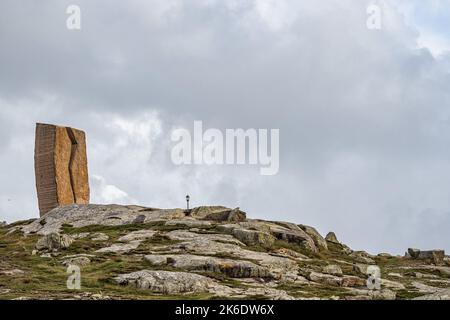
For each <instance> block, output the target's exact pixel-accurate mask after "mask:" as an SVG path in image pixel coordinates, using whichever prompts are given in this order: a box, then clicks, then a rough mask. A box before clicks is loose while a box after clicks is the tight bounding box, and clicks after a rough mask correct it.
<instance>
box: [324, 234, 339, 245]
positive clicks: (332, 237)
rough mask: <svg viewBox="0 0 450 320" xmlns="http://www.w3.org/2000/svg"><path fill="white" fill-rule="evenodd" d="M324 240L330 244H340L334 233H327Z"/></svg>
mask: <svg viewBox="0 0 450 320" xmlns="http://www.w3.org/2000/svg"><path fill="white" fill-rule="evenodd" d="M325 240H326V241H330V242H332V243H340V242H339V241H338V239H337V237H336V234H335V233H334V232H328V233H327V235H326V236H325Z"/></svg>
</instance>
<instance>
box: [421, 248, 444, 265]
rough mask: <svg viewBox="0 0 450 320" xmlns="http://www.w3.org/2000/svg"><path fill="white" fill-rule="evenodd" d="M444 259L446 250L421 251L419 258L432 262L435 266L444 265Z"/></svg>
mask: <svg viewBox="0 0 450 320" xmlns="http://www.w3.org/2000/svg"><path fill="white" fill-rule="evenodd" d="M444 258H445V251H444V250H428V251H420V253H419V256H418V257H417V259H419V260H431V261H432V262H433V263H434V264H435V265H443V264H444Z"/></svg>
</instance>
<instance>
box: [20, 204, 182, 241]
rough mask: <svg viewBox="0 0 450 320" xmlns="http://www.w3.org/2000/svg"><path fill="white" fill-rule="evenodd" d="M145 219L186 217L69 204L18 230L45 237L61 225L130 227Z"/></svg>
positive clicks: (169, 211)
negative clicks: (127, 225)
mask: <svg viewBox="0 0 450 320" xmlns="http://www.w3.org/2000/svg"><path fill="white" fill-rule="evenodd" d="M140 215H143V216H145V223H148V222H159V221H163V222H165V221H167V220H172V219H180V218H183V217H184V216H185V214H184V212H183V210H181V209H166V210H163V209H153V208H146V207H140V206H121V205H114V204H111V205H94V204H89V205H70V206H65V207H59V208H56V209H53V210H52V211H50V212H49V213H47V214H46V215H45V216H44V217H41V218H40V219H37V220H35V221H33V222H32V223H30V224H28V225H24V226H21V227H20V230H22V231H23V232H24V233H26V234H28V233H37V234H48V233H52V232H59V231H60V229H61V227H62V225H64V224H66V225H71V226H73V227H75V228H81V227H86V226H90V225H104V226H120V225H126V224H133V222H134V220H135V219H136V217H138V216H140Z"/></svg>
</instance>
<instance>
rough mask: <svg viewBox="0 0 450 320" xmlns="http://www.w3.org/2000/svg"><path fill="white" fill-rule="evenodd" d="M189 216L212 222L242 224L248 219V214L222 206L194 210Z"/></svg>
mask: <svg viewBox="0 0 450 320" xmlns="http://www.w3.org/2000/svg"><path fill="white" fill-rule="evenodd" d="M189 215H190V216H191V217H194V218H196V219H203V220H211V221H228V222H240V221H245V220H246V219H247V214H246V213H245V212H243V211H241V210H239V208H236V209H229V208H225V207H221V206H210V207H198V208H194V209H192V210H191V211H190V214H189Z"/></svg>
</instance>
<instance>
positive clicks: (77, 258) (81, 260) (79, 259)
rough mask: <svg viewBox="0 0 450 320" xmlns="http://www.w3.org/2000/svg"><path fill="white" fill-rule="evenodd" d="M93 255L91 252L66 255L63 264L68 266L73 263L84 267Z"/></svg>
mask: <svg viewBox="0 0 450 320" xmlns="http://www.w3.org/2000/svg"><path fill="white" fill-rule="evenodd" d="M92 257H94V256H93V255H90V254H77V255H73V256H66V257H64V258H63V259H62V264H63V265H64V266H66V267H68V266H71V265H75V266H79V267H83V266H87V265H88V264H90V263H91V258H92Z"/></svg>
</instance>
